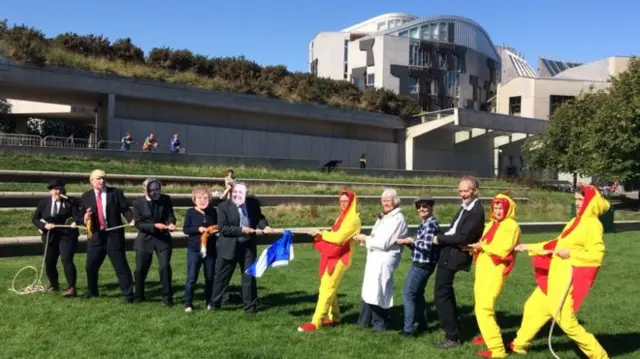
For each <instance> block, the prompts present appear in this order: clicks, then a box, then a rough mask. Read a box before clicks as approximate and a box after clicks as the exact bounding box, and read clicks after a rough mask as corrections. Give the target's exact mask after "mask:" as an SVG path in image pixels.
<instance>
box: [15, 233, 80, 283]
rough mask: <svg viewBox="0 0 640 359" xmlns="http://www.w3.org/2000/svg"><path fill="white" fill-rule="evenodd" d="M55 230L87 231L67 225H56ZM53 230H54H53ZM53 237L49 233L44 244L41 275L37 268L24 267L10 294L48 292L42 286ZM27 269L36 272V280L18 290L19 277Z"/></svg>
mask: <svg viewBox="0 0 640 359" xmlns="http://www.w3.org/2000/svg"><path fill="white" fill-rule="evenodd" d="M53 228H82V229H86V228H85V227H83V226H72V225H66V224H56V225H54V226H53ZM53 228H52V229H53ZM50 235H51V230H49V231H47V238H46V241H45V243H44V253H43V254H42V265H41V267H40V273H38V269H36V267H34V266H24V267H22V268H21V269H20V270H19V271H18V273H16V275H15V276H14V277H13V280H12V281H11V288H9V291H10V292H13V293H15V294H18V295H24V294H34V293H44V292H46V291H47V288H46V287H45V286H44V285H43V284H42V275H43V274H44V264H45V260H46V258H47V249H48V248H49V237H50ZM26 269H32V270H33V271H34V272H36V279H35V280H34V281H33V283H31V284H30V285H28V286H26V287H24V288H22V289H20V290H17V289H16V286H15V284H16V279H18V276H19V275H20V273H22V271H24V270H26Z"/></svg>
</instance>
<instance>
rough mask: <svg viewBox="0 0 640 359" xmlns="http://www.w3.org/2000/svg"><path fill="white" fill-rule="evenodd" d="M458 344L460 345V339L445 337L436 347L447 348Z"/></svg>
mask: <svg viewBox="0 0 640 359" xmlns="http://www.w3.org/2000/svg"><path fill="white" fill-rule="evenodd" d="M458 345H460V340H451V339H445V340H444V341H443V342H442V343H440V344H438V345H437V347H438V348H439V349H449V348H453V347H457V346H458Z"/></svg>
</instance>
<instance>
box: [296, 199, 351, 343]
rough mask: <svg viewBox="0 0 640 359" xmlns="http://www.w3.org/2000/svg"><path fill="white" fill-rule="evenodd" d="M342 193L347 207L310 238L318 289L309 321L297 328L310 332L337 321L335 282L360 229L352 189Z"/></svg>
mask: <svg viewBox="0 0 640 359" xmlns="http://www.w3.org/2000/svg"><path fill="white" fill-rule="evenodd" d="M343 195H346V196H347V197H348V198H349V203H348V205H347V207H346V208H345V209H344V210H342V211H341V212H340V215H339V216H338V218H337V219H336V222H335V223H334V225H333V227H332V228H331V231H322V234H320V235H318V236H316V238H315V239H314V241H313V246H314V247H315V248H316V250H317V251H318V252H320V266H319V270H318V274H319V276H320V290H319V293H318V303H317V305H316V311H315V313H314V314H313V318H312V319H311V322H310V323H305V324H302V325H300V326H299V327H298V331H300V332H311V331H315V330H318V329H320V328H321V327H322V326H323V325H337V324H338V323H339V322H340V308H339V305H338V286H339V285H340V282H341V281H342V277H343V276H344V273H345V271H346V270H347V268H349V266H350V264H351V255H352V253H353V241H352V238H353V237H354V236H355V235H356V234H358V233H360V227H361V222H360V215H359V214H358V212H357V199H356V195H355V193H353V192H352V191H351V190H348V189H346V190H343V191H342V192H341V193H340V197H342V196H343Z"/></svg>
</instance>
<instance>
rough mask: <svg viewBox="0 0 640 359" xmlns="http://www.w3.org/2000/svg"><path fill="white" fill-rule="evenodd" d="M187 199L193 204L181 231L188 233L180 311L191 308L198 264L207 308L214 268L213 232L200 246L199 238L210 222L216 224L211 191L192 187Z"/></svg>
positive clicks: (207, 231) (207, 229) (214, 237)
mask: <svg viewBox="0 0 640 359" xmlns="http://www.w3.org/2000/svg"><path fill="white" fill-rule="evenodd" d="M191 199H192V201H193V204H194V207H193V208H189V209H188V210H187V213H186V214H185V217H184V226H183V229H182V231H183V232H184V233H185V234H186V235H188V236H189V239H188V241H187V283H186V284H185V286H184V300H185V303H184V311H185V312H187V313H189V312H191V311H192V310H193V293H194V291H195V286H196V283H197V282H198V275H199V274H200V266H202V265H203V264H204V278H205V284H204V297H205V302H206V305H207V309H208V310H211V294H212V289H213V277H214V268H215V264H216V239H217V238H216V235H215V234H210V238H209V240H208V241H206V243H205V244H204V245H203V246H201V242H200V239H201V237H202V236H203V234H204V233H210V232H211V231H210V226H213V225H217V223H218V219H217V214H216V209H215V207H213V206H212V205H211V192H210V191H209V190H208V189H207V188H205V187H196V188H195V189H194V190H193V192H192V194H191Z"/></svg>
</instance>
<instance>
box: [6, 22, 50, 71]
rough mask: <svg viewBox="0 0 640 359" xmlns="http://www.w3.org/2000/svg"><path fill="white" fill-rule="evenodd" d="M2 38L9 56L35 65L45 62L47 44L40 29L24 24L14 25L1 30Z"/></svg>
mask: <svg viewBox="0 0 640 359" xmlns="http://www.w3.org/2000/svg"><path fill="white" fill-rule="evenodd" d="M2 40H3V42H4V43H6V45H7V50H8V51H7V52H8V57H9V58H11V59H13V60H15V61H17V62H21V63H28V64H33V65H37V66H42V65H44V64H45V62H46V57H45V52H46V50H47V47H48V46H49V45H48V41H47V39H46V38H45V36H44V33H43V32H42V31H40V30H38V29H36V28H34V27H27V26H26V25H21V26H14V27H12V28H11V29H3V30H2Z"/></svg>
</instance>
